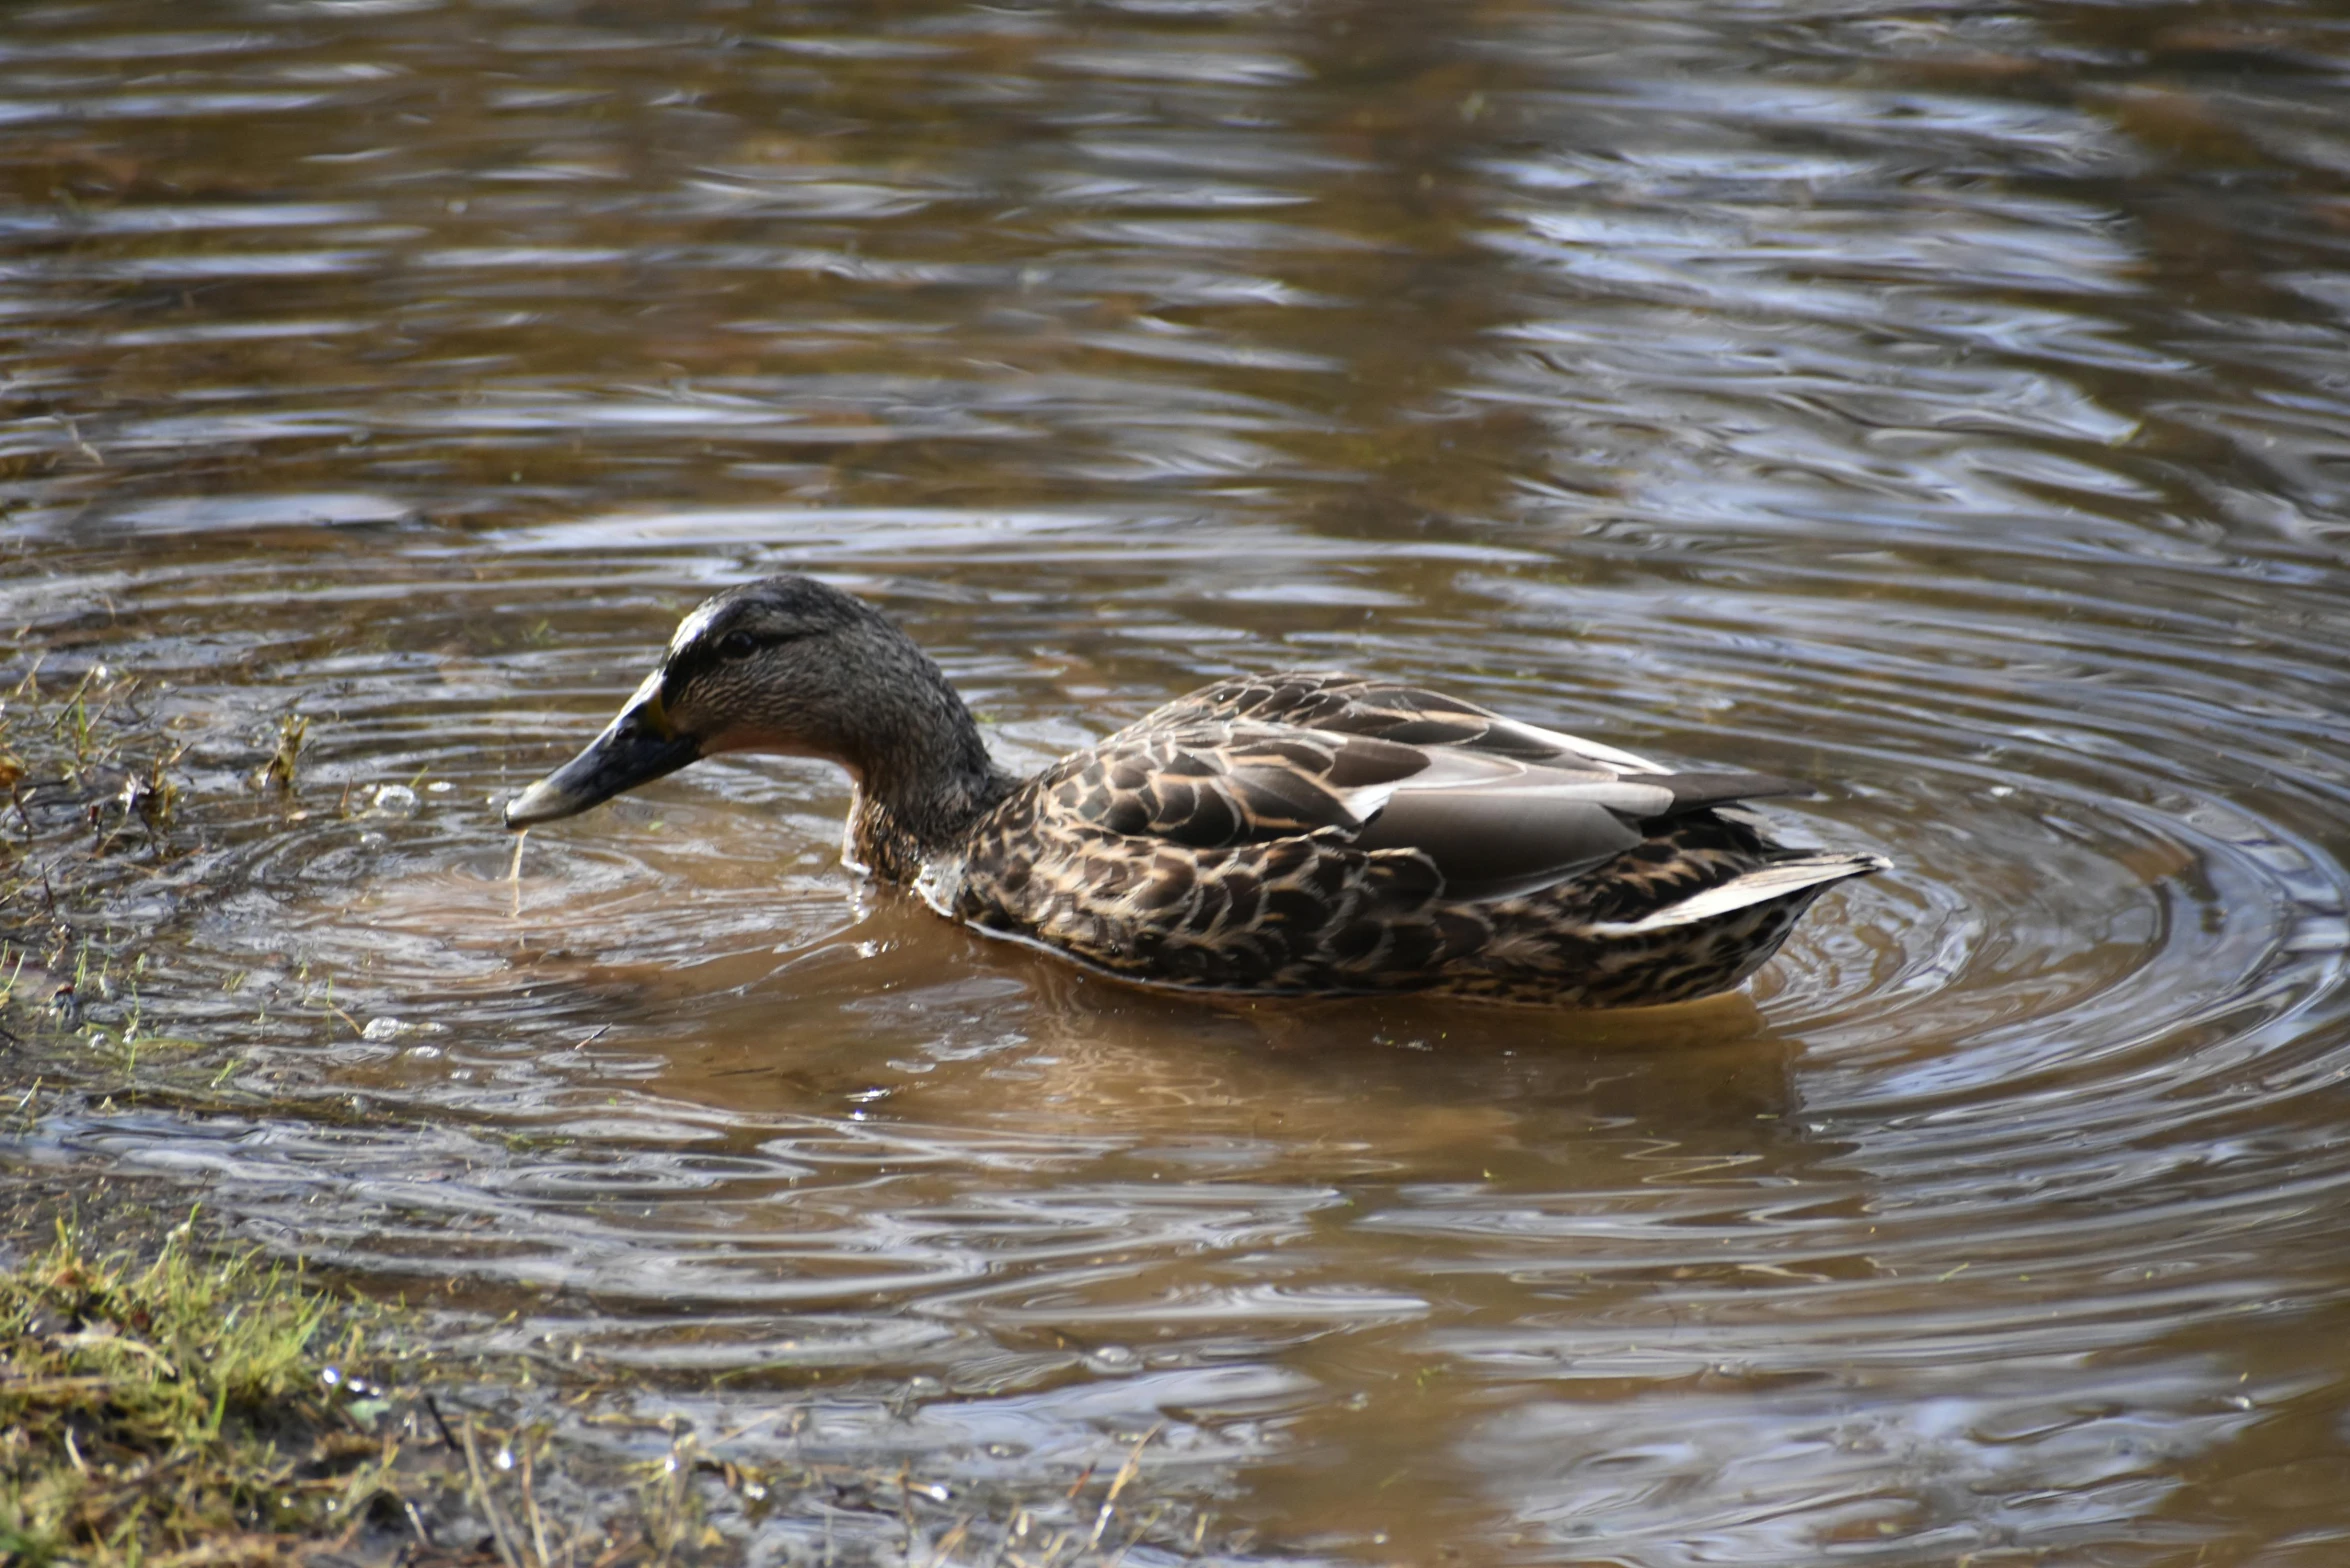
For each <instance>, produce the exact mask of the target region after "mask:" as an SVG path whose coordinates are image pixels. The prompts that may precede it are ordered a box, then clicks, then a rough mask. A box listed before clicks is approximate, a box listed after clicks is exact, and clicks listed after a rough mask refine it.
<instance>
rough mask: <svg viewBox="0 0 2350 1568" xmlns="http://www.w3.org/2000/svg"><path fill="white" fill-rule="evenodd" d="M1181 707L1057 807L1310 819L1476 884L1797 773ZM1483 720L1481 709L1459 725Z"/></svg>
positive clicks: (1478, 889) (1122, 823)
mask: <svg viewBox="0 0 2350 1568" xmlns="http://www.w3.org/2000/svg"><path fill="white" fill-rule="evenodd" d="M1353 711H1357V712H1359V711H1361V710H1359V709H1357V710H1353ZM1186 717H1191V718H1193V719H1194V720H1195V721H1194V722H1190V723H1178V724H1176V725H1173V726H1166V725H1162V726H1161V727H1159V728H1157V729H1156V730H1146V729H1144V728H1143V727H1141V726H1137V728H1136V729H1135V730H1133V731H1128V732H1126V733H1125V734H1123V735H1121V736H1118V737H1114V738H1113V739H1112V740H1110V741H1109V742H1107V743H1105V744H1104V745H1103V746H1102V747H1100V748H1099V749H1098V750H1096V751H1095V752H1094V753H1093V754H1092V756H1091V757H1090V758H1088V759H1087V765H1086V766H1085V768H1084V769H1083V771H1082V773H1080V774H1076V775H1073V776H1070V777H1068V778H1065V779H1063V780H1061V781H1060V783H1061V786H1062V789H1061V791H1060V792H1057V793H1059V795H1060V799H1061V803H1062V806H1063V809H1066V810H1070V811H1072V812H1074V813H1075V814H1076V815H1078V816H1079V817H1081V818H1084V819H1085V820H1088V821H1091V822H1093V823H1095V824H1096V825H1098V826H1100V827H1102V828H1104V829H1106V830H1108V831H1110V832H1114V833H1119V834H1123V835H1127V836H1130V837H1155V838H1160V839H1164V840H1167V841H1169V842H1171V843H1175V844H1181V845H1185V846H1188V847H1190V848H1194V849H1215V848H1222V847H1227V846H1231V845H1237V844H1247V843H1262V842H1265V841H1268V840H1271V839H1276V838H1289V837H1296V836H1301V835H1309V834H1317V835H1327V836H1328V837H1329V838H1331V839H1333V840H1335V841H1336V842H1339V843H1344V844H1348V845H1351V846H1352V847H1354V848H1356V849H1361V850H1403V851H1417V852H1418V853H1420V854H1422V855H1425V856H1426V857H1427V858H1428V859H1429V860H1431V861H1433V862H1434V864H1435V866H1436V868H1437V870H1438V871H1439V872H1441V873H1442V875H1443V877H1444V887H1445V894H1446V896H1447V897H1450V898H1455V899H1472V900H1474V899H1494V898H1505V897H1510V896H1514V895H1516V894H1520V893H1527V892H1532V891H1534V890H1535V889H1538V888H1542V887H1546V886H1548V885H1550V884H1552V883H1555V882H1558V881H1561V880H1563V879H1564V878H1567V877H1569V876H1572V875H1574V874H1575V873H1576V872H1578V871H1581V870H1584V869H1586V868H1588V867H1590V866H1593V865H1597V864H1598V863H1600V862H1601V861H1604V860H1607V859H1609V858H1610V857H1612V856H1614V855H1617V854H1620V853H1622V852H1623V851H1624V850H1627V849H1630V848H1632V847H1633V846H1634V845H1636V844H1638V843H1640V842H1641V840H1642V839H1643V837H1644V836H1645V835H1644V834H1643V832H1642V828H1641V825H1642V824H1643V823H1647V822H1652V821H1654V820H1656V819H1658V818H1660V817H1670V816H1674V815H1677V814H1679V813H1682V812H1687V811H1693V810H1697V809H1699V808H1702V807H1706V806H1713V805H1721V804H1725V803H1727V802H1730V801H1735V800H1743V799H1748V798H1751V797H1754V796H1759V795H1773V794H1788V793H1792V792H1794V791H1795V790H1796V789H1797V788H1798V786H1796V785H1793V784H1789V783H1788V782H1786V781H1785V780H1782V779H1774V778H1769V777H1766V776H1764V775H1762V774H1756V773H1666V772H1662V771H1645V772H1639V773H1631V772H1621V771H1618V770H1617V769H1616V768H1615V767H1613V766H1611V765H1608V764H1606V763H1602V762H1597V761H1594V760H1589V759H1588V758H1585V757H1582V756H1581V755H1580V754H1578V756H1577V762H1578V764H1579V765H1572V766H1562V765H1558V764H1557V763H1554V762H1550V761H1543V762H1534V761H1528V760H1526V759H1525V758H1523V757H1520V756H1516V755H1513V754H1511V753H1510V752H1508V751H1505V750H1501V749H1498V748H1495V747H1486V746H1478V745H1474V744H1465V743H1461V742H1454V741H1449V740H1433V739H1427V740H1419V741H1403V740H1398V739H1395V738H1393V733H1394V731H1395V730H1397V729H1402V730H1404V732H1405V733H1415V734H1418V733H1425V732H1424V731H1421V730H1415V729H1413V728H1411V726H1413V725H1416V724H1419V723H1421V722H1422V721H1420V720H1411V719H1403V720H1399V721H1398V722H1397V723H1396V724H1395V725H1393V726H1390V733H1389V734H1387V735H1373V734H1365V733H1348V732H1345V731H1341V730H1334V729H1308V728H1301V727H1297V726H1296V725H1294V724H1289V723H1270V724H1268V723H1263V722H1255V721H1251V720H1246V719H1243V720H1240V721H1238V722H1234V721H1231V720H1229V719H1224V718H1221V717H1218V718H1216V719H1214V720H1211V721H1209V722H1197V721H1196V715H1187V716H1186ZM1473 717H1474V716H1473V715H1471V716H1463V720H1462V723H1461V724H1460V725H1459V726H1456V728H1458V729H1466V728H1467V727H1468V720H1469V719H1470V718H1473ZM1487 717H1489V718H1490V717H1491V716H1487ZM1498 722H1500V723H1503V724H1507V723H1509V722H1510V721H1508V720H1500V721H1498ZM1526 728H1527V729H1529V730H1531V728H1532V727H1531V726H1527V727H1526ZM1491 733H1492V731H1491V727H1490V725H1488V726H1486V727H1485V728H1483V729H1479V730H1477V731H1476V732H1475V733H1474V734H1473V735H1472V736H1471V739H1472V740H1474V739H1477V738H1482V737H1484V736H1486V735H1489V734H1491ZM1535 733H1537V734H1540V733H1546V732H1535ZM1502 739H1503V742H1504V744H1509V745H1514V744H1516V738H1515V737H1512V736H1508V735H1506V734H1505V735H1504V736H1503V737H1502ZM1544 755H1545V756H1546V757H1550V756H1555V755H1556V753H1555V751H1551V750H1546V751H1545V752H1544Z"/></svg>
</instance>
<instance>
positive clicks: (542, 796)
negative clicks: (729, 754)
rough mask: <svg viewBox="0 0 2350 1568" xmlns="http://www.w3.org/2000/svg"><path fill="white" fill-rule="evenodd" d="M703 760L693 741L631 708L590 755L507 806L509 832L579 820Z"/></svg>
mask: <svg viewBox="0 0 2350 1568" xmlns="http://www.w3.org/2000/svg"><path fill="white" fill-rule="evenodd" d="M701 754H702V753H701V747H700V746H699V745H698V744H696V742H695V741H694V739H693V737H692V736H690V735H676V734H665V733H663V728H662V726H661V725H660V724H659V723H658V722H657V720H656V719H655V718H654V716H653V714H652V713H649V712H648V711H647V708H646V706H645V705H643V704H637V705H633V706H631V707H629V708H627V709H626V710H624V711H623V712H622V713H621V715H620V717H618V718H616V719H614V720H613V721H612V722H611V724H610V725H608V726H607V727H606V728H605V730H604V733H603V734H601V735H598V736H597V737H596V738H595V739H594V740H592V741H590V742H588V747H587V750H585V751H583V752H581V753H580V754H579V755H578V756H576V757H574V758H572V759H571V760H570V761H569V762H566V763H564V764H563V766H561V767H559V768H557V769H556V770H555V771H554V772H552V773H550V774H548V775H547V776H546V777H545V778H543V779H540V780H539V781H538V782H537V783H535V784H533V785H531V787H530V788H528V789H526V790H524V791H523V792H522V793H521V794H519V795H517V796H515V797H514V798H513V799H512V800H510V801H508V802H506V826H508V827H510V828H514V829H517V830H519V829H522V828H528V827H536V826H538V824H540V823H542V822H554V821H558V820H560V819H562V818H564V817H575V816H578V815H579V814H580V813H581V812H583V811H585V810H587V809H588V808H589V807H590V806H600V805H602V804H603V803H604V802H605V801H607V800H610V799H611V798H612V797H613V796H615V795H618V794H620V793H622V792H623V791H626V790H632V789H634V788H636V787H637V786H638V785H639V784H650V783H652V782H653V780H655V779H657V778H663V777H666V776H667V775H669V774H672V773H675V772H676V771H677V770H678V769H679V768H682V767H684V766H685V765H686V764H687V763H689V762H692V761H693V760H694V759H696V758H697V757H699V756H700V755H701Z"/></svg>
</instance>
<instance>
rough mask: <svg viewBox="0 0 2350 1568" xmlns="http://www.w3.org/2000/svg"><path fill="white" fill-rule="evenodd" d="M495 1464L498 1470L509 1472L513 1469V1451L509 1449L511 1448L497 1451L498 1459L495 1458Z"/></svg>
mask: <svg viewBox="0 0 2350 1568" xmlns="http://www.w3.org/2000/svg"><path fill="white" fill-rule="evenodd" d="M495 1463H496V1464H497V1467H498V1468H499V1469H501V1470H511V1469H513V1468H514V1450H513V1449H511V1448H501V1449H499V1450H498V1457H497V1459H496V1461H495Z"/></svg>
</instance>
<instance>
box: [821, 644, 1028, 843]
mask: <svg viewBox="0 0 2350 1568" xmlns="http://www.w3.org/2000/svg"><path fill="white" fill-rule="evenodd" d="M922 662H923V664H925V665H927V666H928V668H927V670H925V671H924V673H925V674H926V675H927V676H928V677H929V678H928V679H925V680H922V681H920V682H919V683H910V684H908V685H904V686H900V687H898V688H897V690H896V693H895V694H894V696H895V700H892V701H890V702H889V703H888V704H887V711H885V712H876V713H873V714H869V715H867V722H866V723H864V724H862V725H860V726H859V728H860V730H861V731H862V734H861V736H860V737H859V738H860V740H861V741H862V742H863V743H862V744H861V745H859V746H858V747H857V749H856V752H855V753H854V754H852V755H850V756H848V757H846V758H844V759H843V760H844V761H846V762H847V764H848V766H849V771H850V772H851V773H852V774H854V775H855V777H856V781H857V793H856V798H855V799H854V800H853V801H852V802H851V803H850V805H849V823H848V834H847V837H846V839H845V841H844V842H843V844H842V846H841V848H842V853H843V856H844V858H846V859H848V860H849V861H850V862H852V863H853V864H855V865H858V866H861V867H863V868H864V869H865V870H867V871H869V872H871V873H872V874H873V875H874V876H876V877H878V878H880V879H881V880H883V881H885V882H898V883H911V882H912V881H913V880H914V879H915V877H917V876H918V875H920V874H921V871H922V868H923V866H924V864H925V863H927V862H929V861H931V860H934V859H937V858H938V857H940V856H942V855H947V854H951V853H953V852H954V851H955V850H956V849H957V848H958V847H959V846H960V844H961V843H962V841H963V839H964V838H965V837H966V836H967V835H968V834H969V833H970V831H971V828H972V825H973V824H975V823H976V822H977V821H978V820H979V819H980V817H981V816H983V815H984V814H986V813H987V812H988V811H989V810H991V809H992V808H993V807H994V806H995V805H996V803H997V802H999V801H1001V800H1002V799H1003V798H1004V797H1005V796H1006V795H1007V794H1009V793H1010V792H1011V790H1012V786H1013V784H1014V783H1016V782H1017V781H1016V780H1015V779H1014V778H1013V776H1012V775H1011V774H1009V773H1006V772H1005V771H1003V770H1002V769H1001V768H998V767H997V766H996V765H995V763H994V762H993V761H992V760H990V758H989V757H988V755H987V743H986V742H985V741H983V740H981V739H980V737H979V725H978V723H977V721H975V720H974V719H973V718H972V717H971V710H970V709H969V708H967V707H965V706H964V705H963V699H962V698H961V697H959V696H957V695H956V694H955V690H954V688H953V687H952V686H949V685H948V684H947V680H946V676H945V674H944V673H943V672H942V671H940V670H939V669H938V667H937V666H936V665H933V664H930V661H929V660H927V659H924V660H923V661H922Z"/></svg>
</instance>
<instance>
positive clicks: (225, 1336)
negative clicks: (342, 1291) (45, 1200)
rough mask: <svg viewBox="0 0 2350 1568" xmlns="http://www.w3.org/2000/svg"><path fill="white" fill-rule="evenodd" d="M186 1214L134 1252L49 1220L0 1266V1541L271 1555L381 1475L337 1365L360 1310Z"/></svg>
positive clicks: (23, 1551)
mask: <svg viewBox="0 0 2350 1568" xmlns="http://www.w3.org/2000/svg"><path fill="white" fill-rule="evenodd" d="M193 1233H194V1225H193V1216H191V1218H190V1220H188V1221H183V1222H182V1223H181V1224H179V1225H177V1226H175V1227H173V1228H172V1229H171V1230H170V1231H168V1232H167V1233H166V1234H165V1236H164V1238H163V1242H162V1246H161V1248H160V1250H159V1251H157V1252H156V1253H155V1254H154V1255H153V1257H152V1258H150V1259H149V1260H147V1261H145V1262H144V1263H141V1262H138V1261H135V1260H134V1258H133V1257H132V1256H131V1255H130V1254H128V1253H115V1254H110V1255H109V1254H100V1253H98V1252H96V1251H94V1250H93V1249H92V1247H91V1246H90V1245H89V1244H88V1243H87V1241H86V1239H85V1238H84V1237H83V1236H82V1235H81V1234H80V1233H79V1232H78V1231H77V1230H76V1228H75V1227H74V1226H73V1225H71V1224H70V1223H63V1222H61V1223H60V1224H59V1225H58V1228H57V1234H56V1239H55V1240H54V1242H52V1243H51V1244H50V1245H49V1246H48V1247H47V1248H46V1249H45V1250H43V1251H41V1252H39V1253H38V1254H36V1255H34V1256H31V1257H28V1258H24V1259H22V1260H21V1261H19V1262H18V1263H17V1264H16V1265H15V1266H14V1267H11V1268H9V1269H7V1270H6V1271H5V1272H0V1553H5V1554H6V1555H7V1556H8V1557H10V1558H12V1559H14V1560H16V1561H18V1562H22V1563H26V1564H43V1563H49V1562H55V1561H60V1560H70V1561H74V1562H78V1563H99V1564H111V1563H124V1564H141V1563H144V1564H171V1563H192V1562H197V1561H201V1562H205V1563H221V1562H226V1561H232V1560H233V1561H240V1562H242V1561H271V1560H275V1559H277V1558H279V1557H282V1556H287V1555H289V1554H290V1548H291V1547H292V1546H293V1545H294V1544H295V1543H297V1542H299V1541H302V1540H310V1539H316V1538H317V1537H319V1536H320V1535H321V1534H324V1533H329V1532H331V1531H333V1530H338V1529H343V1528H348V1526H349V1523H350V1522H351V1521H356V1520H359V1519H362V1518H364V1517H365V1514H366V1511H367V1508H368V1505H369V1504H370V1503H372V1502H374V1501H375V1500H376V1499H377V1498H378V1497H379V1496H382V1495H385V1494H386V1492H387V1484H386V1478H387V1476H388V1473H389V1471H390V1467H391V1462H392V1460H393V1458H394V1457H395V1451H396V1443H394V1442H392V1441H390V1440H388V1439H387V1438H379V1437H378V1436H377V1435H375V1433H374V1432H373V1431H372V1429H371V1427H372V1424H373V1423H374V1421H376V1420H378V1419H380V1418H381V1417H382V1416H383V1415H384V1414H385V1413H386V1412H387V1410H388V1406H387V1405H386V1404H385V1403H384V1401H383V1400H382V1399H381V1398H380V1396H375V1395H374V1391H373V1386H372V1385H370V1384H368V1383H366V1382H365V1381H364V1380H363V1379H354V1378H352V1377H350V1376H349V1375H348V1374H347V1373H346V1372H345V1370H344V1369H345V1367H346V1366H347V1365H349V1364H350V1363H351V1362H352V1361H353V1360H354V1358H355V1357H357V1356H358V1355H359V1353H360V1352H361V1350H362V1344H363V1336H364V1325H363V1323H362V1321H361V1317H362V1314H361V1313H359V1312H358V1311H357V1309H354V1308H352V1307H350V1306H348V1305H347V1304H338V1303H336V1302H334V1301H332V1300H330V1299H329V1298H328V1297H327V1296H326V1295H324V1294H323V1293H321V1292H319V1291H317V1290H314V1289H312V1288H311V1287H310V1286H309V1285H308V1284H307V1283H306V1282H305V1281H304V1280H303V1279H302V1277H301V1275H300V1273H299V1271H297V1270H294V1269H291V1268H288V1267H287V1266H285V1265H283V1264H274V1263H265V1262H263V1261H261V1260H260V1259H259V1258H258V1257H257V1256H256V1255H254V1254H252V1253H249V1252H231V1253H226V1254H222V1255H219V1256H212V1257H205V1256H200V1255H199V1254H198V1250H197V1247H196V1244H195V1243H194V1241H193V1240H192V1236H193ZM371 1407H372V1408H371Z"/></svg>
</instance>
